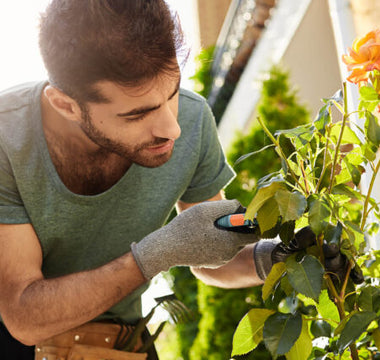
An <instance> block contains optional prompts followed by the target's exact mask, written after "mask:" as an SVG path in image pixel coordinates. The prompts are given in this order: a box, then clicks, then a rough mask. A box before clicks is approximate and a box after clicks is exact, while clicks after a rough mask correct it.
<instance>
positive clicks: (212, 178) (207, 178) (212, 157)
mask: <svg viewBox="0 0 380 360" xmlns="http://www.w3.org/2000/svg"><path fill="white" fill-rule="evenodd" d="M234 177H235V172H234V171H233V170H232V168H231V166H230V165H229V164H228V163H227V161H226V157H225V154H224V152H223V149H222V146H221V144H220V141H219V136H218V132H217V127H216V123H215V119H214V116H213V114H212V112H211V109H210V107H209V106H208V104H207V103H205V104H204V108H203V112H202V135H201V146H200V157H199V164H198V166H197V169H196V172H195V174H194V176H193V179H192V181H191V183H190V185H189V187H188V188H187V190H186V192H185V193H184V194H183V195H182V197H181V201H184V202H187V203H193V202H200V201H204V200H207V199H210V198H211V197H213V196H214V195H216V194H217V193H218V192H219V191H220V190H222V189H223V188H224V187H225V186H227V185H228V183H229V182H230V181H231V180H232V179H233V178H234Z"/></svg>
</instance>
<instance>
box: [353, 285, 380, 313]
mask: <svg viewBox="0 0 380 360" xmlns="http://www.w3.org/2000/svg"><path fill="white" fill-rule="evenodd" d="M358 305H359V307H360V308H361V309H362V310H363V311H372V312H375V313H377V311H378V310H379V309H380V288H377V287H375V286H368V287H365V288H364V289H363V290H362V292H361V293H360V295H359V299H358Z"/></svg>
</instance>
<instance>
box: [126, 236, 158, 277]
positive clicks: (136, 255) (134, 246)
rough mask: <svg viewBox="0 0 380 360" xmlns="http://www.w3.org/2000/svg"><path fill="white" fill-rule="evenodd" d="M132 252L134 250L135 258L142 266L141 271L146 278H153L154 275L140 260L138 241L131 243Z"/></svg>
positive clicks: (139, 265) (138, 264) (140, 266)
mask: <svg viewBox="0 0 380 360" xmlns="http://www.w3.org/2000/svg"><path fill="white" fill-rule="evenodd" d="M131 252H132V255H133V258H134V259H135V261H136V264H137V266H138V267H139V268H140V271H141V272H142V274H143V275H144V277H145V279H146V280H148V281H149V280H151V279H152V278H153V276H154V275H151V274H149V272H148V271H147V269H145V267H144V265H143V264H142V262H141V261H140V257H139V255H138V253H139V251H138V249H137V243H135V242H133V243H132V244H131Z"/></svg>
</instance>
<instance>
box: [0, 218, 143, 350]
mask: <svg viewBox="0 0 380 360" xmlns="http://www.w3.org/2000/svg"><path fill="white" fill-rule="evenodd" d="M41 266H42V250H41V246H40V243H39V240H38V238H37V235H36V233H35V231H34V229H33V227H32V226H31V225H29V224H23V225H0V294H1V296H0V314H1V316H2V318H3V321H4V323H5V325H6V326H7V328H8V330H9V331H10V332H11V334H12V335H13V336H14V337H15V338H16V339H18V340H19V341H21V342H23V343H24V344H27V345H33V344H35V343H37V342H39V341H42V340H44V339H46V338H49V337H51V336H54V335H56V334H59V333H62V332H64V331H66V330H68V329H70V328H73V327H76V326H79V325H81V324H83V323H85V322H87V321H90V320H92V319H94V318H95V317H96V316H98V315H100V314H102V313H103V312H104V311H106V310H107V309H109V308H110V307H111V306H113V305H114V304H116V303H117V302H119V301H120V300H121V299H123V298H124V297H125V296H126V295H128V294H129V293H131V292H132V291H133V290H135V289H136V288H137V287H139V286H140V285H142V284H143V283H144V282H145V281H146V279H145V278H144V276H143V275H142V273H141V271H140V269H139V267H138V266H137V264H136V262H135V260H134V258H133V256H132V254H131V253H128V254H125V255H123V256H121V257H119V258H118V259H116V260H114V261H112V262H110V263H108V264H106V265H104V266H102V267H99V268H97V269H94V270H90V271H85V272H80V273H75V274H71V275H67V276H62V277H58V278H53V279H45V278H44V276H43V274H42V272H41Z"/></svg>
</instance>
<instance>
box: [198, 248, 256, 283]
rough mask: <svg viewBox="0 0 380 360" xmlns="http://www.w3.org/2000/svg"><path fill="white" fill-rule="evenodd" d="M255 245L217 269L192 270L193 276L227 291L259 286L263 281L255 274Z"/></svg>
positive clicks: (243, 250)
mask: <svg viewBox="0 0 380 360" xmlns="http://www.w3.org/2000/svg"><path fill="white" fill-rule="evenodd" d="M255 245H256V244H253V245H248V246H246V247H245V248H244V249H242V250H241V251H240V252H239V253H238V254H237V255H236V256H235V257H234V258H233V259H232V260H231V261H230V262H228V263H227V264H226V265H223V266H221V267H219V268H217V269H210V268H192V269H191V271H192V272H193V274H194V275H195V276H196V277H197V278H198V279H199V280H201V281H202V282H204V283H205V284H207V285H212V286H217V287H221V288H227V289H238V288H245V287H251V286H257V285H261V284H262V283H263V281H262V280H261V279H260V278H259V277H258V275H257V273H256V267H255V264H254V261H253V248H254V246H255Z"/></svg>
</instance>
